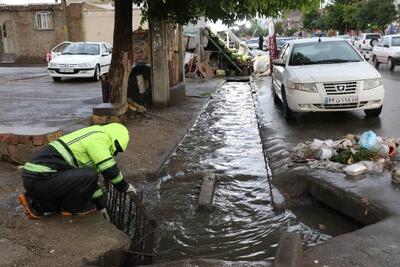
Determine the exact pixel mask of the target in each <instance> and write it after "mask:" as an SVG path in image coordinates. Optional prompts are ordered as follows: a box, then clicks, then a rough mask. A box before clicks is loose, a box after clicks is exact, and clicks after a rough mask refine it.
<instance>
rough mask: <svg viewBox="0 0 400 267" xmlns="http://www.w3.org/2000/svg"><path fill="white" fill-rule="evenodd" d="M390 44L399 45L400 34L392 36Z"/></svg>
mask: <svg viewBox="0 0 400 267" xmlns="http://www.w3.org/2000/svg"><path fill="white" fill-rule="evenodd" d="M392 46H400V36H399V37H392Z"/></svg>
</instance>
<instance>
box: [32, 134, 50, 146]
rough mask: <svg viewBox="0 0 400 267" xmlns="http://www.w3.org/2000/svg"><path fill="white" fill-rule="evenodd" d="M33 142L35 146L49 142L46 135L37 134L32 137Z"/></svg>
mask: <svg viewBox="0 0 400 267" xmlns="http://www.w3.org/2000/svg"><path fill="white" fill-rule="evenodd" d="M32 143H33V144H34V145H35V146H43V145H44V144H47V137H46V135H35V136H33V138H32Z"/></svg>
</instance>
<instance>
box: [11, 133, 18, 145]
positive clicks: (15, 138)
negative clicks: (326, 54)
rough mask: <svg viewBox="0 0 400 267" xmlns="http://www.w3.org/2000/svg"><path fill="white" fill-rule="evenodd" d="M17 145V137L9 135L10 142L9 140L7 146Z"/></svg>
mask: <svg viewBox="0 0 400 267" xmlns="http://www.w3.org/2000/svg"><path fill="white" fill-rule="evenodd" d="M18 143H19V137H18V135H15V134H10V140H9V144H10V145H16V144H18Z"/></svg>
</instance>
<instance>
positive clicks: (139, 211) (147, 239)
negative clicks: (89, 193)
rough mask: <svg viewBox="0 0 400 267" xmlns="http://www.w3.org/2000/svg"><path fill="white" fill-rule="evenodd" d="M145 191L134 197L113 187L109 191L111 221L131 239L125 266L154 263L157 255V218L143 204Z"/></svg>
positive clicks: (108, 200) (108, 202)
mask: <svg viewBox="0 0 400 267" xmlns="http://www.w3.org/2000/svg"><path fill="white" fill-rule="evenodd" d="M142 199H143V193H140V194H139V197H138V199H136V200H134V199H132V198H131V197H130V196H129V195H128V194H126V193H120V192H119V191H118V190H116V189H115V188H113V187H110V188H109V189H108V191H107V211H108V214H109V216H110V221H111V223H112V224H114V225H115V227H117V228H118V229H119V230H121V231H123V232H124V233H125V234H127V235H128V236H129V238H130V240H131V244H130V247H129V250H128V251H127V252H126V253H127V257H126V262H125V264H124V266H138V265H146V264H152V263H153V258H154V256H155V255H156V251H155V247H154V239H155V232H156V228H157V223H156V220H154V219H153V216H152V215H151V214H150V213H149V212H147V211H146V209H145V207H144V206H143V204H142Z"/></svg>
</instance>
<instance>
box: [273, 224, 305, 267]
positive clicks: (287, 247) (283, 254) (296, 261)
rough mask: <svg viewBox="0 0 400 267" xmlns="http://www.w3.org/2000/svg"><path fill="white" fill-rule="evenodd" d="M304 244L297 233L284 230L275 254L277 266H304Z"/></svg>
mask: <svg viewBox="0 0 400 267" xmlns="http://www.w3.org/2000/svg"><path fill="white" fill-rule="evenodd" d="M302 266H303V244H302V241H301V237H300V235H299V234H296V233H288V232H282V234H281V237H280V239H279V244H278V250H277V251H276V255H275V267H302Z"/></svg>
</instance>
